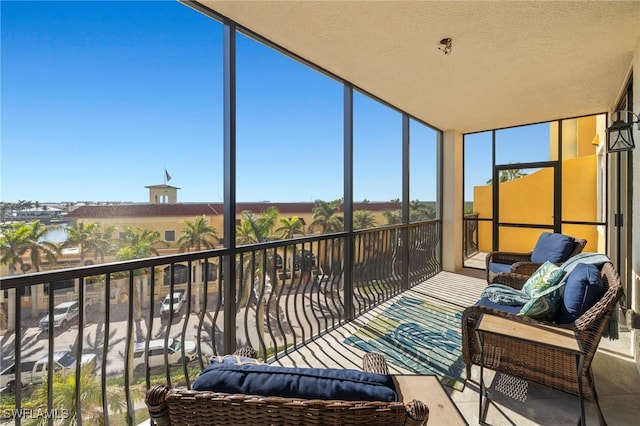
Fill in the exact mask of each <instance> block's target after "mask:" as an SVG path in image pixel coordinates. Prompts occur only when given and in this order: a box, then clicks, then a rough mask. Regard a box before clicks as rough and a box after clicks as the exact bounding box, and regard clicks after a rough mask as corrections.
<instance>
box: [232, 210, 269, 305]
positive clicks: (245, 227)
mask: <svg viewBox="0 0 640 426" xmlns="http://www.w3.org/2000/svg"><path fill="white" fill-rule="evenodd" d="M279 218H280V212H279V211H278V209H277V208H276V207H274V206H270V207H268V208H267V209H266V210H265V211H264V212H263V213H262V215H261V216H260V217H258V216H256V215H255V214H254V213H253V212H251V211H244V212H242V214H241V217H240V225H238V226H237V228H236V243H237V244H238V245H246V244H256V243H263V242H267V241H271V240H272V239H273V232H274V227H275V225H276V223H278V220H279ZM274 254H275V253H274ZM274 257H275V256H267V258H266V259H264V258H263V251H262V250H258V251H257V252H256V253H255V257H253V256H249V257H248V258H247V259H246V260H245V261H244V262H243V263H244V264H243V265H242V267H243V271H244V275H243V276H241V277H240V283H241V284H242V283H244V285H241V288H240V289H238V292H237V294H238V297H239V300H241V301H244V300H248V299H249V297H248V296H249V293H250V291H251V283H252V281H253V274H254V273H259V272H260V271H262V269H263V268H262V265H263V264H265V263H266V267H267V268H266V269H267V271H262V272H264V273H269V275H271V276H272V278H271V279H270V281H271V283H272V285H273V290H274V291H275V289H276V284H277V282H276V280H275V278H276V274H275V259H274ZM239 267H240V265H239Z"/></svg>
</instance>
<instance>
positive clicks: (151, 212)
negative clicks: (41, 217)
mask: <svg viewBox="0 0 640 426" xmlns="http://www.w3.org/2000/svg"><path fill="white" fill-rule="evenodd" d="M269 206H275V207H276V208H277V209H278V210H279V211H280V213H282V214H285V215H288V214H294V213H307V212H308V213H311V212H312V211H313V208H314V206H315V203H264V202H256V203H237V204H236V213H242V212H243V211H247V210H248V211H252V212H254V213H256V214H258V213H262V212H263V211H264V210H265V209H266V208H267V207H269ZM399 209H400V204H398V203H392V202H368V203H354V210H371V211H381V210H399ZM223 212H224V205H223V204H222V203H176V204H147V203H145V204H113V205H93V206H81V207H78V208H77V209H75V210H73V211H72V212H70V213H69V214H67V216H66V217H67V218H69V219H81V218H98V217H104V218H108V217H161V216H200V215H216V214H222V213H223Z"/></svg>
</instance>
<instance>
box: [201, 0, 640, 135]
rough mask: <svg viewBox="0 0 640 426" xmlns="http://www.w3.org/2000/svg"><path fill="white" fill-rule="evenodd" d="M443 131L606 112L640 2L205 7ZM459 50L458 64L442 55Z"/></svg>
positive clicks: (635, 34)
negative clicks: (449, 45) (448, 43)
mask: <svg viewBox="0 0 640 426" xmlns="http://www.w3.org/2000/svg"><path fill="white" fill-rule="evenodd" d="M200 3H202V4H204V5H206V6H207V7H209V8H210V9H212V10H214V11H216V12H218V13H220V14H221V15H224V16H226V17H228V18H230V19H232V20H234V21H235V22H236V23H238V24H239V25H240V26H242V27H245V28H248V29H250V30H251V31H253V32H255V33H257V34H260V35H261V36H263V37H265V38H267V39H268V40H270V41H272V42H273V43H275V44H277V45H279V46H281V47H283V48H285V49H287V50H289V51H291V52H293V53H296V54H297V55H299V56H301V57H302V58H304V59H306V60H308V61H310V62H313V63H315V64H317V65H319V66H320V67H322V68H324V69H326V70H328V71H329V72H331V73H333V74H335V75H337V76H339V77H341V78H343V79H344V80H346V81H349V82H351V83H352V84H353V85H355V86H357V87H359V88H361V89H363V90H365V91H367V92H369V93H371V94H373V95H375V96H377V97H379V98H380V99H382V100H384V101H386V102H388V103H390V104H392V105H395V106H397V107H398V108H400V109H402V110H404V111H407V112H408V113H410V114H411V115H414V116H415V117H417V118H419V119H421V120H423V121H425V122H426V123H428V124H430V125H432V126H434V127H436V128H439V129H441V130H450V129H456V130H458V131H461V132H473V131H480V130H487V129H491V128H500V127H508V126H513V125H520V124H527V123H535V122H540V121H548V120H552V119H557V118H566V117H575V116H580V115H587V114H593V113H599V112H606V111H608V110H609V109H610V108H611V107H612V106H613V104H614V103H615V101H616V99H617V97H618V95H619V93H620V90H621V88H622V86H623V84H624V83H625V79H626V77H627V76H628V74H629V72H630V69H631V61H632V52H633V49H634V48H635V46H636V44H637V43H639V42H640V2H639V1H633V2H618V1H615V2H602V1H587V2H582V1H579V2H578V1H569V2H557V1H551V2H546V1H545V2H542V1H533V2H523V1H514V2H511V1H509V2H504V1H502V2H484V1H447V2H433V1H411V2H409V1H344V2H343V1H237V0H236V1H202V2H200ZM443 37H451V38H452V39H453V49H452V52H451V54H449V55H444V54H443V53H442V52H441V51H440V50H438V47H439V42H440V40H441V39H442V38H443Z"/></svg>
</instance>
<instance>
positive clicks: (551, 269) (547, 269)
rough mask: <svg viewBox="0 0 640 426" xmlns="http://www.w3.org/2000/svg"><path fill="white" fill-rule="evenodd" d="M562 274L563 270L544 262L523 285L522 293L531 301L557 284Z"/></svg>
mask: <svg viewBox="0 0 640 426" xmlns="http://www.w3.org/2000/svg"><path fill="white" fill-rule="evenodd" d="M564 274H565V272H564V270H563V269H561V268H560V267H559V266H557V265H555V264H553V263H551V262H545V263H543V264H542V266H540V267H539V268H538V269H537V270H536V271H535V272H534V273H533V275H531V276H530V277H529V279H528V280H527V282H525V283H524V285H523V286H522V292H523V293H524V294H526V295H527V296H529V297H530V298H532V299H533V298H534V297H536V296H538V295H540V294H541V293H542V292H544V291H545V290H546V289H548V288H550V287H553V286H554V285H556V284H558V283H559V282H560V280H562V277H563V276H564Z"/></svg>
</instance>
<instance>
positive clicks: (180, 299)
mask: <svg viewBox="0 0 640 426" xmlns="http://www.w3.org/2000/svg"><path fill="white" fill-rule="evenodd" d="M186 299H187V296H186V294H185V292H184V291H175V292H174V293H173V313H174V314H177V313H178V312H180V309H182V305H183V304H184V302H185V300H186ZM170 309H171V295H170V294H167V295H166V296H165V298H164V299H163V300H162V305H160V315H169V310H170Z"/></svg>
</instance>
